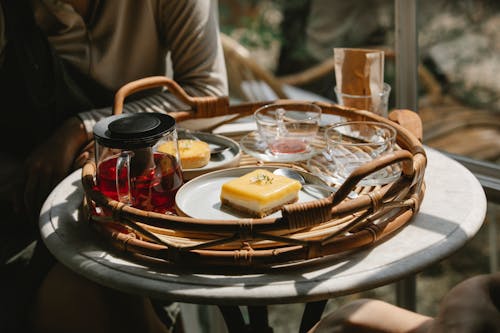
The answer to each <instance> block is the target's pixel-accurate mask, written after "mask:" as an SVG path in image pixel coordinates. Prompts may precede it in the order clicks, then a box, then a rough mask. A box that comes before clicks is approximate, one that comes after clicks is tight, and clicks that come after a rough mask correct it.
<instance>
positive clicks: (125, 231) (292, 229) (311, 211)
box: [82, 77, 426, 267]
mask: <svg viewBox="0 0 500 333" xmlns="http://www.w3.org/2000/svg"><path fill="white" fill-rule="evenodd" d="M157 86H166V87H167V88H168V89H169V91H170V92H171V93H173V94H174V95H176V96H177V97H178V98H179V99H180V100H182V101H183V102H185V103H186V104H188V105H189V106H191V108H192V111H190V112H189V111H186V112H180V113H178V114H177V115H178V116H182V117H183V118H185V117H194V116H195V117H212V116H220V115H227V114H239V115H240V116H245V115H249V114H251V113H253V112H254V111H255V110H256V109H257V108H258V107H259V106H261V105H263V104H266V103H264V102H262V103H252V104H242V105H237V106H231V107H230V106H229V105H228V101H227V99H226V98H216V97H202V98H194V97H190V96H188V95H187V94H186V93H185V92H184V91H183V90H182V89H181V88H180V87H179V86H178V85H177V84H176V83H175V82H174V81H171V80H169V79H166V78H165V77H150V78H145V79H141V80H138V81H134V82H132V83H129V84H127V85H125V86H124V87H122V88H121V89H120V90H119V91H118V92H117V94H116V98H115V108H114V113H115V114H117V113H121V110H122V107H123V102H124V99H125V97H126V96H128V95H130V94H132V93H134V92H136V91H139V90H143V89H148V88H152V87H157ZM278 102H279V101H278ZM283 102H285V101H283ZM316 104H317V105H319V106H320V107H321V108H322V112H323V113H325V114H334V115H338V116H341V117H345V118H346V119H355V120H374V121H380V122H385V123H390V124H391V125H393V126H394V127H395V128H396V130H397V139H396V140H397V145H398V147H399V149H397V150H396V151H394V152H392V153H390V154H388V155H384V156H382V157H380V158H378V159H376V160H374V161H373V162H370V163H367V164H365V165H363V166H362V167H360V168H358V169H357V170H355V171H354V172H353V173H352V174H351V176H350V177H349V178H348V179H347V180H346V181H345V182H344V183H343V185H342V186H341V187H340V188H339V190H338V191H337V192H336V193H335V194H332V195H331V196H329V197H327V198H324V199H318V200H316V201H312V202H307V203H296V204H291V205H287V206H285V207H284V208H283V209H282V211H281V217H276V218H271V217H267V218H257V219H236V218H235V219H234V220H208V219H195V218H190V217H181V216H175V215H166V214H158V213H154V212H149V211H143V210H140V209H136V208H132V207H129V206H126V205H124V204H122V203H120V202H118V201H115V200H112V199H110V198H108V197H106V196H104V195H103V194H102V193H100V192H99V191H98V190H96V186H95V172H96V168H95V164H94V162H92V161H89V162H87V163H86V164H85V166H84V168H83V171H82V182H83V187H84V191H85V202H86V207H87V208H92V207H93V206H99V207H101V208H105V209H107V210H109V211H111V212H112V214H111V215H110V216H107V217H102V216H95V215H93V214H91V213H90V212H92V211H93V210H92V209H87V212H88V217H89V220H90V221H91V225H92V226H93V227H95V230H97V231H98V233H100V234H102V235H104V236H106V239H108V240H109V242H110V244H112V245H114V246H116V247H118V248H119V249H121V250H124V251H127V252H129V253H132V254H135V255H138V256H139V257H142V258H148V257H149V258H153V259H159V260H164V261H168V262H169V263H171V264H176V265H183V266H194V265H196V267H199V266H200V265H209V266H211V267H214V266H217V267H241V266H245V267H262V266H266V267H269V266H270V267H273V266H275V265H280V264H290V263H294V264H297V263H302V262H306V261H308V260H309V259H314V258H319V257H323V256H328V255H332V254H337V253H342V252H347V251H353V250H356V249H360V248H362V247H367V246H374V245H375V244H376V243H377V242H378V241H380V240H381V239H383V238H384V237H387V236H388V235H390V234H392V233H394V232H395V231H397V230H398V229H400V228H402V227H403V226H404V225H405V224H407V223H409V222H410V221H411V218H412V217H413V216H414V215H415V214H416V213H417V212H418V209H419V206H420V204H421V202H422V199H423V195H424V189H425V185H424V182H423V179H424V171H425V166H426V156H425V153H424V150H423V147H422V144H421V142H420V140H419V136H420V135H419V132H420V131H421V127H420V120H419V118H418V116H417V115H416V114H415V113H414V112H411V111H404V110H399V111H394V112H392V113H391V116H390V119H392V120H388V119H385V118H382V117H380V116H377V115H374V114H372V113H370V112H367V111H360V110H354V109H350V108H345V107H341V106H338V105H335V104H328V103H319V102H317V103H316ZM193 111H194V112H193ZM402 125H404V126H402ZM396 163H399V164H400V167H401V175H400V176H399V178H397V179H396V180H395V181H393V182H391V183H389V184H387V185H383V186H375V187H360V186H358V182H359V181H360V180H361V179H363V178H364V177H366V176H367V175H369V174H371V173H373V172H375V171H377V170H380V169H381V168H385V167H387V166H391V165H395V164H396ZM240 164H241V165H261V164H262V162H261V161H257V160H256V159H255V158H253V157H250V156H248V155H244V156H243V157H242V158H241V161H240ZM287 166H289V167H293V168H298V169H300V170H307V167H306V165H305V164H304V162H298V163H294V164H288V165H287ZM353 190H354V191H356V192H358V193H359V196H358V197H357V198H355V199H347V195H348V194H349V193H350V192H351V191H353Z"/></svg>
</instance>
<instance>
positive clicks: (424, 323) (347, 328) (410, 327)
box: [309, 299, 432, 333]
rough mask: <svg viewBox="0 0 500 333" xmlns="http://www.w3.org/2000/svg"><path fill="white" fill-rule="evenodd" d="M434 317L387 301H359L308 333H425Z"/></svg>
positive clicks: (340, 310) (328, 317)
mask: <svg viewBox="0 0 500 333" xmlns="http://www.w3.org/2000/svg"><path fill="white" fill-rule="evenodd" d="M431 323H432V318H430V317H427V316H423V315H420V314H418V313H415V312H411V311H408V310H405V309H402V308H399V307H397V306H394V305H391V304H389V303H386V302H382V301H378V300H372V299H359V300H356V301H353V302H350V303H347V304H345V305H343V306H341V307H340V308H339V309H338V310H335V311H334V312H332V313H331V314H329V315H327V316H326V317H324V318H323V319H321V320H320V321H319V322H318V324H316V325H315V326H314V327H313V328H312V329H311V330H310V331H309V333H339V332H347V333H349V332H356V333H365V332H370V333H375V332H388V333H389V332H390V333H392V332H394V333H396V332H398V333H423V332H427V330H428V328H429V326H430V324H431Z"/></svg>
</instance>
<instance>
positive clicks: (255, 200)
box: [220, 169, 302, 217]
mask: <svg viewBox="0 0 500 333" xmlns="http://www.w3.org/2000/svg"><path fill="white" fill-rule="evenodd" d="M301 187H302V186H301V185H300V183H299V182H298V181H297V180H294V179H290V178H288V177H285V176H280V175H275V174H273V173H271V172H269V171H267V170H264V169H256V170H254V171H252V172H250V173H247V174H245V175H243V176H241V177H239V178H235V179H232V180H230V181H228V182H226V183H224V184H223V185H222V188H221V193H220V200H221V203H222V205H223V206H226V207H229V208H231V209H235V210H237V211H240V212H244V213H246V214H248V215H251V216H255V217H264V216H266V215H269V214H272V213H274V212H276V211H278V210H280V209H281V207H283V206H284V205H286V204H290V203H293V202H296V201H297V200H298V199H299V191H300V189H301Z"/></svg>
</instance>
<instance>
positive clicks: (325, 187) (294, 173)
mask: <svg viewBox="0 0 500 333" xmlns="http://www.w3.org/2000/svg"><path fill="white" fill-rule="evenodd" d="M273 173H274V174H275V175H281V176H285V177H288V178H291V179H295V180H298V181H299V183H300V184H302V188H304V190H307V188H315V189H319V190H322V191H328V192H332V193H335V192H337V190H338V188H336V187H332V186H328V185H323V184H309V183H307V182H306V180H305V179H304V177H303V176H302V175H301V174H300V173H299V172H297V171H295V170H292V169H285V168H278V169H276V170H274V171H273ZM347 197H348V198H349V199H355V198H357V197H358V194H357V193H356V192H353V191H351V192H350V193H349V195H348V196H347Z"/></svg>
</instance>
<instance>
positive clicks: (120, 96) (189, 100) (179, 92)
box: [113, 76, 230, 119]
mask: <svg viewBox="0 0 500 333" xmlns="http://www.w3.org/2000/svg"><path fill="white" fill-rule="evenodd" d="M156 87H166V88H167V89H168V91H170V92H171V93H172V94H173V95H174V96H175V97H177V98H178V99H179V100H180V101H182V102H184V103H186V104H187V105H189V106H190V107H191V112H190V111H187V110H186V111H176V112H171V113H169V114H170V115H172V116H173V117H174V118H176V119H186V118H193V117H194V118H208V117H215V116H222V115H227V114H229V113H230V111H229V98H228V97H227V96H222V97H221V96H203V97H193V96H189V95H188V94H187V93H186V91H185V90H184V89H183V88H182V87H181V86H180V85H179V84H177V82H175V81H174V80H172V79H169V78H168V77H165V76H150V77H146V78H142V79H139V80H135V81H132V82H129V83H127V84H125V85H124V86H122V87H121V88H120V89H119V90H118V91H117V92H116V94H115V101H114V105H113V114H121V113H122V111H123V103H124V100H125V98H126V97H127V96H129V95H131V94H133V93H136V92H138V91H141V90H146V89H151V88H156ZM192 111H194V112H192Z"/></svg>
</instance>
